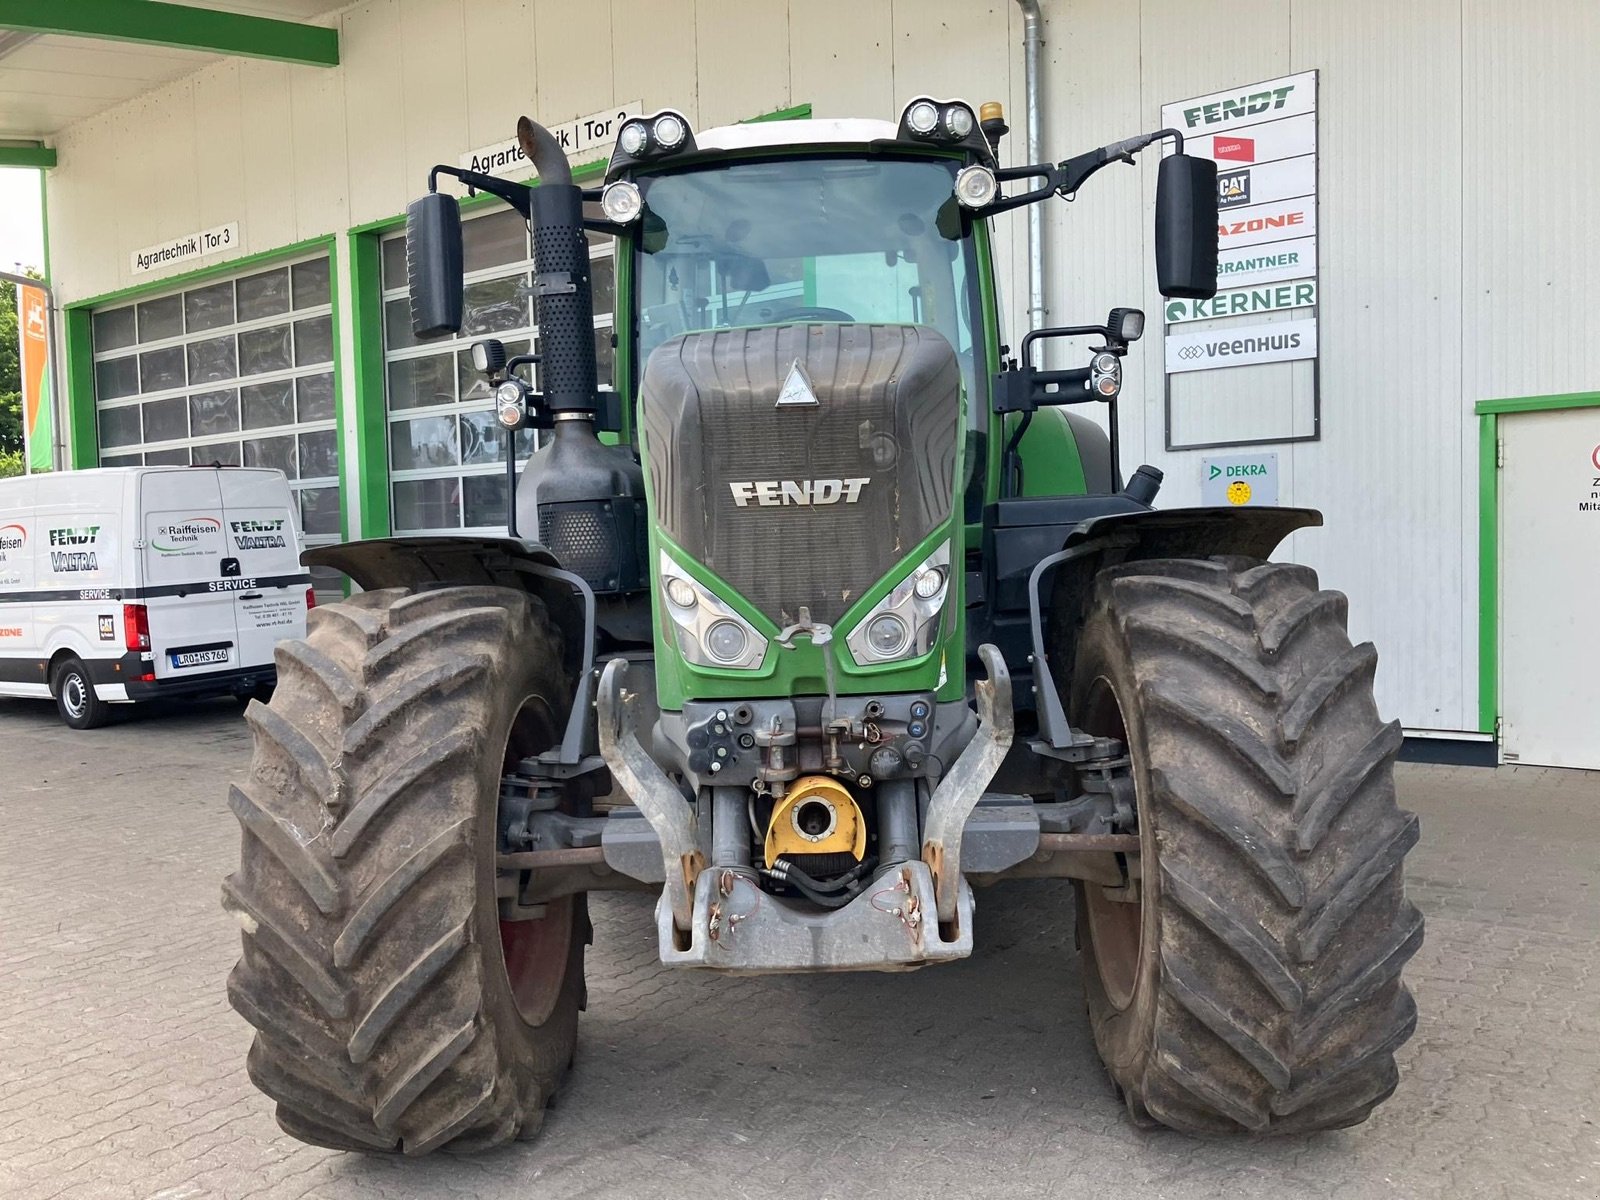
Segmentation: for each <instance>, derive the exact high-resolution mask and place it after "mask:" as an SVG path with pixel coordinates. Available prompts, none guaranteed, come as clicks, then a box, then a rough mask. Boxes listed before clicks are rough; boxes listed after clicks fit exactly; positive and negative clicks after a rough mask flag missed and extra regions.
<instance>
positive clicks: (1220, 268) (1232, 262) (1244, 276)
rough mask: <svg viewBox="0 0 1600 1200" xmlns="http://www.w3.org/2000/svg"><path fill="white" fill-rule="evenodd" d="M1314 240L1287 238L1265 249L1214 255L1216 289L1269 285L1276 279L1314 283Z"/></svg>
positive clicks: (1245, 249)
mask: <svg viewBox="0 0 1600 1200" xmlns="http://www.w3.org/2000/svg"><path fill="white" fill-rule="evenodd" d="M1316 274H1317V239H1316V238H1314V237H1305V238H1291V239H1290V240H1289V241H1286V242H1273V243H1271V244H1270V245H1266V246H1241V247H1239V248H1238V249H1234V250H1222V251H1219V252H1218V253H1217V286H1218V287H1219V288H1232V287H1238V286H1240V285H1241V284H1255V283H1272V282H1274V281H1276V280H1279V279H1304V278H1306V277H1308V276H1309V277H1311V278H1313V279H1315V277H1316Z"/></svg>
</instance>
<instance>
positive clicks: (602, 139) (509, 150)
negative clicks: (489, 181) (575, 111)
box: [456, 100, 644, 175]
mask: <svg viewBox="0 0 1600 1200" xmlns="http://www.w3.org/2000/svg"><path fill="white" fill-rule="evenodd" d="M643 111H644V101H642V100H629V101H627V102H626V103H624V104H617V105H614V106H612V107H611V108H602V109H601V110H600V111H599V112H592V113H590V114H589V115H588V116H586V117H578V118H576V119H574V120H571V121H563V122H562V123H561V124H560V125H550V126H547V128H548V129H549V130H550V132H551V133H552V134H554V135H555V139H556V141H558V142H560V143H561V148H562V149H563V150H565V151H566V152H567V157H568V158H571V157H572V156H574V155H577V154H583V153H584V152H585V151H591V150H604V151H605V152H606V153H607V154H609V153H610V151H611V146H612V144H613V143H614V142H615V141H616V140H617V131H618V130H619V129H621V128H622V123H623V122H624V121H626V120H627V119H628V118H629V117H636V116H638V115H639V114H640V113H641V112H643ZM596 157H600V156H599V155H596ZM456 165H457V166H460V167H462V168H464V169H465V170H468V171H478V172H480V173H482V174H484V175H526V174H528V173H530V172H531V171H532V170H533V164H532V163H530V162H529V161H528V158H527V155H525V154H523V153H522V147H521V146H519V145H518V144H517V139H516V138H510V139H508V140H506V141H503V142H495V143H493V144H492V145H488V146H480V147H479V148H478V149H476V150H470V151H468V152H467V153H466V154H463V155H462V156H461V157H460V159H458V160H457V163H456Z"/></svg>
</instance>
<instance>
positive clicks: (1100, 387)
mask: <svg viewBox="0 0 1600 1200" xmlns="http://www.w3.org/2000/svg"><path fill="white" fill-rule="evenodd" d="M1089 370H1090V377H1089V386H1090V387H1091V388H1093V389H1094V391H1095V392H1096V394H1098V395H1100V396H1103V397H1104V398H1105V399H1107V400H1109V399H1111V397H1113V396H1115V395H1116V394H1117V393H1118V392H1119V391H1121V390H1122V362H1121V360H1120V359H1118V358H1117V356H1116V355H1115V354H1112V353H1111V352H1110V351H1109V350H1102V351H1100V353H1098V354H1096V355H1095V356H1094V358H1093V359H1092V360H1091V361H1090V363H1089Z"/></svg>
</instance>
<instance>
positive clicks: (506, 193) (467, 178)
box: [428, 163, 533, 221]
mask: <svg viewBox="0 0 1600 1200" xmlns="http://www.w3.org/2000/svg"><path fill="white" fill-rule="evenodd" d="M441 175H449V176H451V177H452V178H454V179H459V180H460V181H461V182H462V183H464V184H466V185H467V189H468V191H469V192H488V193H489V194H490V195H491V196H499V197H500V199H502V200H504V201H505V202H506V203H507V204H509V205H511V207H512V208H514V209H516V210H517V211H518V212H519V213H521V214H522V219H523V220H524V221H529V220H532V219H533V201H532V200H531V199H529V197H530V196H532V194H533V189H532V188H531V187H529V186H528V185H527V184H525V183H516V182H514V181H512V180H510V179H501V178H499V177H498V176H495V175H485V174H483V173H482V172H481V171H468V170H465V169H464V168H462V167H447V166H445V165H444V164H443V163H441V164H439V165H438V166H436V167H434V168H433V170H431V171H429V172H428V190H429V191H430V192H437V191H438V190H439V176H441Z"/></svg>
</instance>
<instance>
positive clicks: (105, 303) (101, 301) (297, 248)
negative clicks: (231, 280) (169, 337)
mask: <svg viewBox="0 0 1600 1200" xmlns="http://www.w3.org/2000/svg"><path fill="white" fill-rule="evenodd" d="M333 241H334V237H333V234H331V233H325V234H323V235H322V236H321V237H314V238H306V239H305V240H304V241H301V242H292V243H290V244H289V245H287V246H279V247H278V248H277V249H275V250H261V251H258V252H257V253H255V254H245V255H242V256H240V257H239V258H230V259H228V260H227V261H226V262H220V263H214V264H213V265H211V266H208V267H197V268H196V269H195V270H193V271H184V272H182V273H181V274H178V275H164V276H162V277H161V278H160V279H153V280H151V281H150V282H149V283H136V284H133V285H132V286H131V287H125V288H120V289H118V290H117V291H114V292H104V293H102V294H100V295H98V296H90V297H89V298H88V299H86V300H74V301H73V302H72V303H71V304H70V305H67V307H68V308H109V307H110V306H111V305H113V304H121V303H122V302H124V301H126V300H137V299H141V298H143V297H145V296H148V295H150V294H151V293H153V292H164V291H169V290H171V289H174V288H187V287H193V286H194V285H195V284H197V283H203V282H204V281H205V280H207V279H214V278H216V277H217V276H220V275H232V274H234V273H235V272H237V271H242V270H248V269H249V268H251V267H253V266H257V265H259V264H264V263H269V262H273V261H276V260H278V259H282V258H292V257H294V256H295V255H297V254H306V253H308V252H310V251H312V250H326V251H327V252H328V254H329V256H330V257H331V256H332V254H333Z"/></svg>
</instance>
